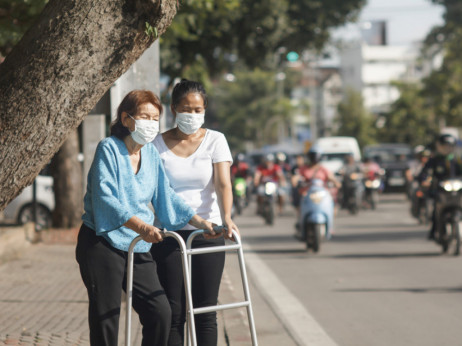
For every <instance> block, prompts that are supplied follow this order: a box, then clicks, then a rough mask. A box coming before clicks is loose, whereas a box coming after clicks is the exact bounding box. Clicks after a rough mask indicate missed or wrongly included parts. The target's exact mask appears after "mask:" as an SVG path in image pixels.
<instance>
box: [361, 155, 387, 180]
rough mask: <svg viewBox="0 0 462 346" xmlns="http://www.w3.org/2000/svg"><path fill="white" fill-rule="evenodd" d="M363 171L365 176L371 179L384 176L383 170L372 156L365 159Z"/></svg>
mask: <svg viewBox="0 0 462 346" xmlns="http://www.w3.org/2000/svg"><path fill="white" fill-rule="evenodd" d="M362 171H363V174H364V176H365V177H367V178H369V179H373V178H375V177H376V176H378V175H383V174H384V172H383V169H382V168H381V167H380V165H379V164H378V163H377V162H375V161H374V160H372V157H370V156H365V157H364V161H363V167H362Z"/></svg>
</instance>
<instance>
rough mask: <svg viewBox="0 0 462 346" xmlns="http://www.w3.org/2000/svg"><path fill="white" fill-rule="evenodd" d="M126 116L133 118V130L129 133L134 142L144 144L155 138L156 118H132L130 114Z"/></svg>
mask: <svg viewBox="0 0 462 346" xmlns="http://www.w3.org/2000/svg"><path fill="white" fill-rule="evenodd" d="M128 116H129V117H130V118H132V119H133V120H135V130H134V131H132V132H131V133H130V135H131V136H132V138H133V140H134V141H135V142H136V143H138V144H140V145H145V144H146V143H149V142H152V141H153V140H154V138H156V136H157V134H158V133H159V122H158V121H157V120H146V119H134V118H133V117H132V116H131V115H130V114H128Z"/></svg>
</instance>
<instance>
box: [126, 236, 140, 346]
mask: <svg viewBox="0 0 462 346" xmlns="http://www.w3.org/2000/svg"><path fill="white" fill-rule="evenodd" d="M140 240H141V236H138V237H136V238H135V239H133V241H132V242H131V243H130V246H129V247H128V258H127V288H126V296H127V304H126V312H125V346H130V342H131V340H130V339H131V329H132V295H133V257H134V256H133V251H134V249H135V245H136V244H137V243H138V242H139V241H140Z"/></svg>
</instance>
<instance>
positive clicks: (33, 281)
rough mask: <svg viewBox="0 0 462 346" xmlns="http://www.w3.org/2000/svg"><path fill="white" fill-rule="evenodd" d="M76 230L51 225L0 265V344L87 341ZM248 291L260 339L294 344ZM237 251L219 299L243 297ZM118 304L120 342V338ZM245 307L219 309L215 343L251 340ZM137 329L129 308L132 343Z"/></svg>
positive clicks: (138, 334)
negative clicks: (217, 336)
mask: <svg viewBox="0 0 462 346" xmlns="http://www.w3.org/2000/svg"><path fill="white" fill-rule="evenodd" d="M76 233H77V230H76V229H75V230H64V231H58V230H56V231H51V232H44V233H43V234H42V241H41V242H39V243H37V244H34V245H31V246H29V247H27V248H25V250H24V251H23V253H22V256H21V257H19V258H18V259H13V260H10V261H7V262H6V263H4V264H1V265H0V278H1V279H0V345H89V342H88V325H87V307H88V304H87V295H86V290H85V287H84V285H83V283H82V281H81V278H80V274H79V269H78V265H77V263H76V261H75V258H74V249H75V237H76ZM0 242H1V239H0ZM249 281H250V283H249V284H250V294H251V299H252V304H253V311H254V317H255V322H256V329H257V335H258V342H259V345H265V346H273V345H274V346H276V345H278V346H279V345H284V346H290V345H295V343H294V341H293V340H292V338H291V337H290V336H289V335H288V333H287V331H286V329H285V328H284V326H283V325H282V324H281V323H280V321H279V320H278V318H277V316H276V315H275V314H274V312H273V311H272V310H271V309H270V307H269V305H268V303H267V302H265V300H264V299H263V297H262V296H261V295H260V294H259V290H258V289H257V288H256V287H255V286H254V283H253V280H252V277H250V276H249ZM241 287H242V285H241V280H240V273H239V266H238V261H237V255H235V254H234V253H228V255H227V262H226V267H225V273H224V275H223V280H222V285H221V289H220V296H219V300H220V303H230V302H235V301H237V300H239V301H241V300H243V293H242V288H241ZM124 316H125V309H124V306H122V312H121V321H120V332H119V344H120V345H122V344H123V340H124V323H125V322H124ZM247 321H248V320H247V314H246V310H245V308H239V309H233V310H226V311H221V312H219V313H218V325H219V342H218V345H219V346H225V345H232V346H235V345H239V346H243V345H251V344H252V343H251V338H250V333H249V328H248V322H247ZM140 343H141V330H140V326H139V322H138V318H137V315H136V313H134V314H133V322H132V344H133V345H140Z"/></svg>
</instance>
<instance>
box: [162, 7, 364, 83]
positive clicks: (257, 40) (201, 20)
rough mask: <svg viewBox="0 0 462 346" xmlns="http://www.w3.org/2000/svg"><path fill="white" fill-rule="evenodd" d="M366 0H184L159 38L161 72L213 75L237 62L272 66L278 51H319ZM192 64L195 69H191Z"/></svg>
mask: <svg viewBox="0 0 462 346" xmlns="http://www.w3.org/2000/svg"><path fill="white" fill-rule="evenodd" d="M364 3H365V0H342V1H337V0H215V1H212V0H201V1H197V0H184V1H182V2H181V5H180V9H179V13H178V15H177V16H176V17H175V19H174V21H173V23H172V25H171V27H170V29H169V30H168V31H167V32H166V34H165V35H163V36H162V38H161V64H162V71H163V72H164V73H166V74H168V75H169V76H171V77H176V76H183V77H189V78H197V77H196V76H197V75H192V76H191V75H189V74H191V73H198V71H201V70H204V69H205V70H207V71H208V74H209V75H211V76H214V75H215V74H217V73H218V72H222V71H223V70H228V69H230V68H231V67H232V66H233V64H234V63H235V62H236V61H237V60H239V61H240V62H241V63H242V64H245V66H247V67H248V68H249V69H253V68H256V67H259V68H263V69H265V68H268V67H272V68H274V62H275V54H276V52H277V50H278V48H279V47H285V48H286V49H287V52H288V51H296V52H299V53H301V52H302V51H303V50H305V49H309V48H315V49H316V48H317V49H320V48H321V47H323V45H324V44H325V43H326V42H327V40H328V38H329V29H330V28H332V27H335V26H339V25H342V24H344V23H346V22H348V21H351V20H353V19H354V18H355V16H356V15H357V14H358V11H359V9H360V8H361V7H362V6H363V5H364ZM193 65H195V66H193Z"/></svg>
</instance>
